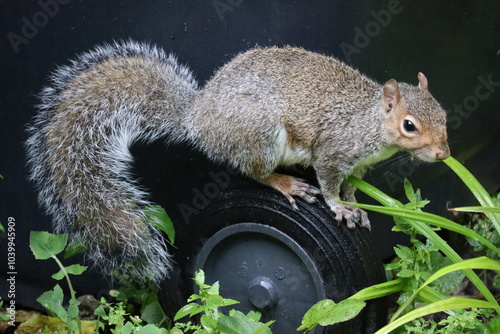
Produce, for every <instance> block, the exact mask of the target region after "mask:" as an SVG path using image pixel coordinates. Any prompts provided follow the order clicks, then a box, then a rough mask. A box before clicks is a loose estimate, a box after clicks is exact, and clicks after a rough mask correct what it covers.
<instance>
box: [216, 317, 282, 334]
mask: <svg viewBox="0 0 500 334" xmlns="http://www.w3.org/2000/svg"><path fill="white" fill-rule="evenodd" d="M272 323H273V321H270V322H268V323H266V324H262V323H260V322H255V321H252V320H250V319H247V318H246V317H239V316H236V317H235V316H227V315H222V316H221V317H220V318H219V319H218V321H217V328H218V329H219V330H221V331H222V333H225V334H257V333H266V334H270V333H271V330H270V329H269V328H268V327H269V326H270V325H271V324H272Z"/></svg>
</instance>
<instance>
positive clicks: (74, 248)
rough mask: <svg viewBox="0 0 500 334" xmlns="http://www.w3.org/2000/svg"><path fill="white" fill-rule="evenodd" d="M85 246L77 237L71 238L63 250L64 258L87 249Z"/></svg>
mask: <svg viewBox="0 0 500 334" xmlns="http://www.w3.org/2000/svg"><path fill="white" fill-rule="evenodd" d="M87 249H88V248H87V247H86V246H85V245H84V244H83V243H82V242H81V241H79V240H78V239H73V240H71V241H70V242H69V244H68V247H66V251H65V252H64V258H65V259H69V258H71V257H73V256H76V255H78V254H81V253H83V252H86V251H87Z"/></svg>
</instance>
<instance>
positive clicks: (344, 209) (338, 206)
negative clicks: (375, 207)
mask: <svg viewBox="0 0 500 334" xmlns="http://www.w3.org/2000/svg"><path fill="white" fill-rule="evenodd" d="M327 203H328V205H329V206H330V209H331V210H332V211H333V213H335V220H336V221H338V222H339V223H341V222H342V220H344V219H345V221H346V225H347V227H348V228H356V224H359V225H361V227H364V228H367V229H368V230H370V231H371V225H370V220H369V219H368V215H367V213H366V212H365V211H364V210H362V209H360V208H357V207H354V206H350V205H344V204H342V203H339V202H336V201H327Z"/></svg>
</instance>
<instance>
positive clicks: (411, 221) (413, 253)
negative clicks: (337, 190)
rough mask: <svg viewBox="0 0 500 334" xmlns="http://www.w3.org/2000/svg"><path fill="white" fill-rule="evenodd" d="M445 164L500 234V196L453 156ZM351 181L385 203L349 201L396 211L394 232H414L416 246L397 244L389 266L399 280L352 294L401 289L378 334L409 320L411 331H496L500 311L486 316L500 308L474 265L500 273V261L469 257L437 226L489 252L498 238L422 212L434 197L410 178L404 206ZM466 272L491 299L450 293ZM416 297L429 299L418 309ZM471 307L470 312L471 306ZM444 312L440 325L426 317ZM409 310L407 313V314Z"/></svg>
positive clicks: (364, 296)
mask: <svg viewBox="0 0 500 334" xmlns="http://www.w3.org/2000/svg"><path fill="white" fill-rule="evenodd" d="M445 162H446V163H447V164H448V166H450V168H452V169H453V170H454V171H455V172H456V173H457V175H459V177H460V178H461V179H462V180H463V181H464V182H465V183H466V185H467V186H468V187H469V189H470V190H471V192H472V193H473V194H474V195H475V196H476V198H477V199H478V201H479V202H480V204H481V205H482V207H475V209H474V210H477V211H479V212H486V213H487V214H488V218H489V219H491V225H492V226H493V228H491V227H490V228H489V229H488V231H491V230H492V229H493V230H494V231H493V234H494V232H495V231H496V232H497V233H498V231H500V228H499V227H500V223H499V222H500V219H499V218H500V214H499V212H498V200H495V199H492V198H491V197H490V196H489V195H488V194H487V193H486V191H485V190H484V188H483V187H482V186H481V185H480V184H479V182H477V180H476V179H475V178H474V177H473V176H472V175H471V174H470V173H469V172H468V171H467V170H466V169H465V168H464V167H463V166H462V165H460V164H459V163H458V162H457V161H456V160H455V159H453V158H448V159H447V160H445ZM349 182H351V183H352V184H353V185H355V186H356V187H357V188H358V189H359V190H361V191H363V192H365V193H367V194H368V195H369V196H371V197H372V198H374V199H375V200H377V201H378V202H380V203H381V204H383V205H384V206H374V205H362V204H356V203H347V204H350V205H353V206H358V207H360V208H363V209H366V210H372V211H376V212H380V213H385V214H389V215H392V216H393V217H394V220H395V227H394V230H395V231H401V232H404V233H407V234H409V235H410V241H411V245H412V246H411V247H406V246H398V247H396V248H395V252H396V255H397V258H396V260H395V261H393V262H392V263H390V264H389V265H387V268H386V269H387V270H388V271H389V273H390V274H392V277H393V278H395V279H394V280H393V281H391V282H387V283H382V284H378V285H375V286H372V287H369V288H367V289H364V290H361V291H360V292H358V293H356V294H355V295H354V296H352V297H350V298H349V299H358V300H368V299H373V298H377V297H382V296H385V295H388V294H390V293H395V292H397V293H400V298H399V300H398V303H399V305H400V307H399V308H398V310H396V312H395V313H394V315H393V316H392V319H391V322H390V323H389V324H388V325H386V326H384V327H383V328H381V329H380V330H379V331H377V333H376V334H385V333H389V332H391V331H393V330H396V329H397V328H398V327H400V326H402V325H405V324H406V325H405V326H406V327H405V330H407V331H409V332H411V333H435V332H436V333H440V332H437V331H439V330H441V328H447V329H446V330H448V329H450V328H453V331H451V332H446V333H455V332H456V333H462V332H464V333H465V332H467V333H469V332H470V333H475V332H476V330H477V333H496V332H497V331H496V330H497V329H498V326H499V325H498V322H499V320H497V319H498V315H497V316H496V317H493V318H491V319H486V318H485V314H488V315H489V314H490V313H491V312H493V311H491V310H494V312H496V313H497V314H498V313H500V306H499V304H498V302H497V301H496V300H495V298H494V297H493V295H492V294H491V292H490V291H489V290H488V288H487V287H486V286H485V284H484V283H483V282H482V281H481V280H480V278H479V277H478V276H477V274H476V273H475V272H474V271H473V270H472V269H489V270H496V271H497V272H498V270H500V264H499V263H498V262H496V261H493V260H491V259H489V258H486V257H481V258H475V259H471V260H467V261H464V260H463V259H462V258H461V257H460V256H459V255H458V253H457V252H456V251H455V250H453V249H452V248H451V247H450V246H449V245H448V244H447V243H446V241H445V240H443V239H442V238H441V237H440V236H439V235H438V234H437V233H436V230H439V229H441V228H445V229H448V230H450V231H453V232H456V233H460V234H463V235H464V236H466V237H467V238H469V239H470V240H474V242H477V243H478V244H480V245H481V246H482V247H484V249H487V250H488V252H489V253H488V254H489V255H493V256H498V255H499V254H500V249H499V247H498V243H496V241H495V239H494V238H490V237H488V236H489V235H488V234H486V233H482V232H481V231H480V230H479V229H471V228H468V227H465V226H462V225H459V224H457V223H455V222H452V221H450V220H448V219H446V218H443V217H440V216H437V215H433V214H429V213H425V212H422V211H421V209H422V208H423V207H424V206H425V204H427V203H428V201H425V200H422V198H421V195H420V192H419V191H418V190H417V191H414V190H413V187H412V186H411V184H410V183H409V182H408V181H405V185H404V187H405V193H406V196H407V198H408V200H409V203H407V204H402V203H401V202H399V201H397V200H395V199H394V198H391V197H389V196H388V195H386V194H384V193H383V192H381V191H380V190H378V189H377V188H375V187H373V186H370V185H368V184H367V183H366V182H364V181H362V180H360V179H357V178H354V177H350V178H349ZM458 210H460V209H457V211H458ZM421 236H423V237H425V238H426V241H425V243H424V242H422V241H420V238H421ZM445 275H446V276H445ZM464 275H465V276H467V278H468V279H469V280H470V281H471V282H472V283H473V284H474V285H475V286H476V288H477V289H478V290H479V291H480V292H481V293H482V294H483V296H484V297H485V299H486V301H483V300H477V299H472V298H471V299H468V298H457V297H452V298H447V297H446V296H448V295H449V294H450V293H451V292H452V291H453V290H454V289H455V287H456V286H457V285H458V284H459V283H460V282H461V281H462V278H463V276H464ZM416 301H419V302H421V303H424V305H423V306H420V307H417V303H416ZM469 308H470V310H468V309H469ZM465 309H467V310H465ZM478 309H480V310H478ZM453 310H457V311H453ZM442 311H445V312H447V313H448V318H445V319H443V320H441V321H440V322H439V323H435V322H432V321H429V320H424V319H423V318H422V317H424V316H426V315H429V314H432V313H436V312H442ZM404 312H407V313H406V314H404ZM480 317H482V318H483V319H484V320H486V321H488V320H490V321H489V322H488V323H487V324H484V322H485V321H481V320H480ZM410 322H411V323H410ZM408 323H410V324H408ZM490 324H491V325H490ZM400 328H403V327H400ZM443 330H444V329H443ZM443 333H444V332H443Z"/></svg>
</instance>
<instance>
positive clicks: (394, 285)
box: [349, 279, 406, 301]
mask: <svg viewBox="0 0 500 334" xmlns="http://www.w3.org/2000/svg"><path fill="white" fill-rule="evenodd" d="M405 286H406V281H405V280H402V279H396V280H392V281H389V282H384V283H380V284H376V285H372V286H369V287H367V288H364V289H363V290H360V291H358V292H356V293H355V294H354V295H352V296H351V297H349V299H358V300H363V301H367V300H371V299H375V298H381V297H385V296H388V295H391V294H393V293H396V292H400V291H403V289H404V287H405Z"/></svg>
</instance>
